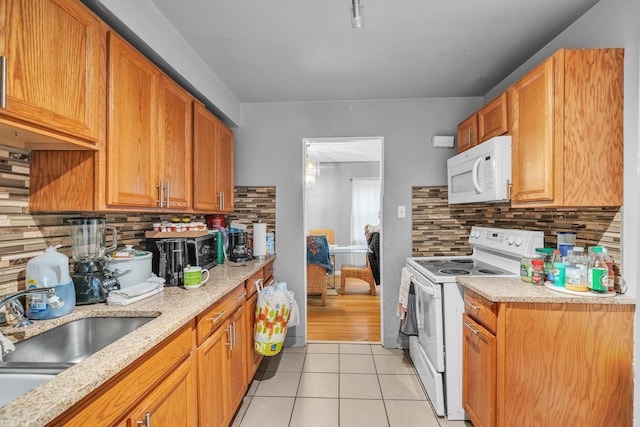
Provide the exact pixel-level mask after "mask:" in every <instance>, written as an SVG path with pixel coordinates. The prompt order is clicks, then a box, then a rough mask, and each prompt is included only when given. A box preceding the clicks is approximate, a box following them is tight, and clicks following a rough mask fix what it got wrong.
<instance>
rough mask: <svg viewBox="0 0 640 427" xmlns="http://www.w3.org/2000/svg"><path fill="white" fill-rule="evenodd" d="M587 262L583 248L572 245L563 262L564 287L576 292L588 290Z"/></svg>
mask: <svg viewBox="0 0 640 427" xmlns="http://www.w3.org/2000/svg"><path fill="white" fill-rule="evenodd" d="M587 264H588V260H587V258H586V257H585V255H584V248H583V247H579V246H577V247H574V248H573V250H572V251H570V252H569V255H567V260H566V262H565V284H564V286H565V288H567V289H569V290H571V291H577V292H587V291H588V290H589V285H588V282H587Z"/></svg>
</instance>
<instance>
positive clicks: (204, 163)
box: [193, 102, 221, 212]
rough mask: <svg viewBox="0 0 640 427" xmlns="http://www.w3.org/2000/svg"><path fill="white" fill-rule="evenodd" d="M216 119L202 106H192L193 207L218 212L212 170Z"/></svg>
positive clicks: (217, 199)
mask: <svg viewBox="0 0 640 427" xmlns="http://www.w3.org/2000/svg"><path fill="white" fill-rule="evenodd" d="M217 133H218V120H217V119H216V118H215V117H214V116H213V114H211V113H210V112H209V111H208V110H207V109H206V108H204V106H202V105H201V104H199V103H197V102H196V103H194V106H193V208H194V209H198V210H204V211H210V212H219V211H220V210H221V209H220V206H219V200H220V198H219V194H218V192H217V187H216V185H217V184H216V182H215V180H216V178H215V171H214V168H215V166H214V164H215V161H216V157H215V151H214V150H215V146H216V138H217Z"/></svg>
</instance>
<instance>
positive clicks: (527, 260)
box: [520, 253, 542, 283]
mask: <svg viewBox="0 0 640 427" xmlns="http://www.w3.org/2000/svg"><path fill="white" fill-rule="evenodd" d="M534 259H542V256H541V255H540V254H538V253H535V254H526V255H524V256H523V257H522V258H520V278H521V279H522V281H523V282H528V283H531V261H532V260H534Z"/></svg>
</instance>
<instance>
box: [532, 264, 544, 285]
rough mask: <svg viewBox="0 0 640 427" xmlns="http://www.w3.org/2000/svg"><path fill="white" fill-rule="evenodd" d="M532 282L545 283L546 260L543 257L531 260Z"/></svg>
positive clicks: (536, 283) (535, 283)
mask: <svg viewBox="0 0 640 427" xmlns="http://www.w3.org/2000/svg"><path fill="white" fill-rule="evenodd" d="M531 283H533V284H534V285H544V261H543V260H541V259H532V260H531Z"/></svg>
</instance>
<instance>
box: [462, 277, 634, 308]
mask: <svg viewBox="0 0 640 427" xmlns="http://www.w3.org/2000/svg"><path fill="white" fill-rule="evenodd" d="M456 279H457V281H458V282H459V283H460V284H461V285H462V286H464V287H465V288H468V289H470V290H472V291H474V292H475V293H477V294H478V295H480V296H482V297H484V298H486V299H488V300H489V301H493V302H530V303H566V304H627V305H635V303H636V300H635V297H632V296H627V295H620V294H617V295H616V296H615V297H609V296H607V297H604V296H598V295H595V294H593V293H591V292H584V294H581V295H574V294H568V293H561V292H559V291H557V290H552V289H548V288H547V287H545V286H537V285H532V284H531V283H527V282H524V281H522V279H520V277H516V278H496V277H462V276H458V277H456Z"/></svg>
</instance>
